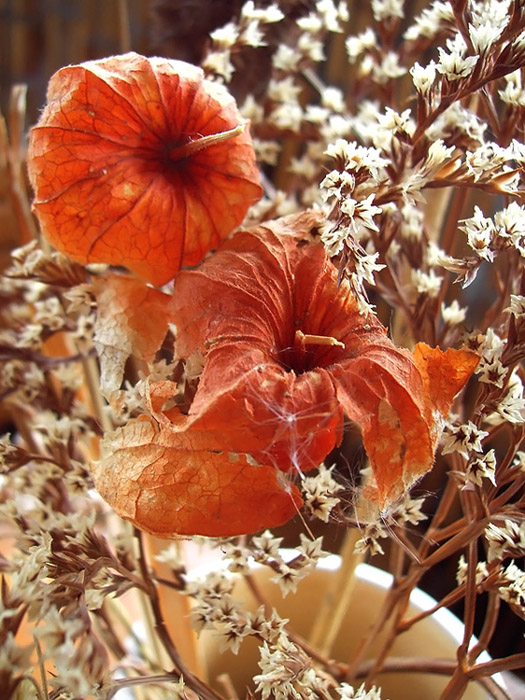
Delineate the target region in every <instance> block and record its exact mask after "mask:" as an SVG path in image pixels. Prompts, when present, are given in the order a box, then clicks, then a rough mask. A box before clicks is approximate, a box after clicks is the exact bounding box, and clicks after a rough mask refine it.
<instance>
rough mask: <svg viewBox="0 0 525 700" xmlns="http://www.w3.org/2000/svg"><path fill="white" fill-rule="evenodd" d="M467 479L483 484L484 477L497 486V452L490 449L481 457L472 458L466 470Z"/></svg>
mask: <svg viewBox="0 0 525 700" xmlns="http://www.w3.org/2000/svg"><path fill="white" fill-rule="evenodd" d="M465 477H466V479H467V481H470V482H472V483H473V484H477V486H481V485H482V483H483V479H488V480H489V481H491V482H492V483H493V484H494V486H496V452H495V450H489V451H488V452H487V453H486V454H484V455H482V456H481V457H474V458H473V459H470V460H469V462H468V464H467V470H466V472H465Z"/></svg>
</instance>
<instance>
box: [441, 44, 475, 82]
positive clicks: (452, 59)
mask: <svg viewBox="0 0 525 700" xmlns="http://www.w3.org/2000/svg"><path fill="white" fill-rule="evenodd" d="M446 46H447V49H448V53H447V52H446V51H445V49H443V48H442V47H441V46H439V47H438V53H439V61H438V63H437V66H436V68H437V70H438V71H439V72H440V73H442V74H443V75H444V76H445V77H446V78H447V79H448V80H451V81H454V80H459V79H460V78H466V77H467V76H468V75H470V74H471V73H472V71H473V70H474V66H475V65H476V63H477V62H478V58H479V57H478V56H465V52H466V49H467V45H466V44H465V40H464V39H463V37H462V36H461V34H459V32H458V33H457V34H456V35H455V37H454V38H453V39H447V43H446Z"/></svg>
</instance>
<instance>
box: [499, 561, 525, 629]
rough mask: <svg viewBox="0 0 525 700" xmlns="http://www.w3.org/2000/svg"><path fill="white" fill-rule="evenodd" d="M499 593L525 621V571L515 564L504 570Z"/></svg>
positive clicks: (512, 563)
mask: <svg viewBox="0 0 525 700" xmlns="http://www.w3.org/2000/svg"><path fill="white" fill-rule="evenodd" d="M498 593H499V594H500V596H501V598H502V599H503V600H504V601H506V602H507V603H508V604H509V605H510V606H511V607H512V609H513V610H514V611H515V612H516V613H517V614H518V615H520V617H522V618H524V619H525V571H523V570H522V569H520V568H519V567H518V566H517V565H516V564H515V563H514V562H511V563H510V564H509V565H508V566H507V567H506V568H505V569H504V570H503V572H502V574H501V585H500V586H499V588H498Z"/></svg>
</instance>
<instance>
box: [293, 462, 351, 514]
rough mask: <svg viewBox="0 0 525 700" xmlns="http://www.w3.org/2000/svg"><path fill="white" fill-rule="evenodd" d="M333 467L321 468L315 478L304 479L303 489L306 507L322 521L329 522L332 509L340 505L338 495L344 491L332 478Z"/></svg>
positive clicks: (322, 466)
mask: <svg viewBox="0 0 525 700" xmlns="http://www.w3.org/2000/svg"><path fill="white" fill-rule="evenodd" d="M332 471H333V467H332V468H331V469H327V468H326V467H325V466H324V465H321V466H320V467H319V471H318V473H317V474H316V475H315V476H308V477H306V478H305V479H303V481H302V483H301V487H302V490H303V494H304V501H305V504H306V507H307V508H309V510H310V511H311V512H312V513H313V514H314V515H315V516H316V517H317V518H319V519H320V520H322V521H323V522H325V523H326V522H328V520H329V518H330V513H331V512H332V509H333V508H334V507H335V506H336V505H337V504H338V503H339V498H338V497H337V496H336V494H337V493H339V492H340V491H342V490H343V487H342V486H341V484H338V483H337V481H335V479H334V478H333V476H332Z"/></svg>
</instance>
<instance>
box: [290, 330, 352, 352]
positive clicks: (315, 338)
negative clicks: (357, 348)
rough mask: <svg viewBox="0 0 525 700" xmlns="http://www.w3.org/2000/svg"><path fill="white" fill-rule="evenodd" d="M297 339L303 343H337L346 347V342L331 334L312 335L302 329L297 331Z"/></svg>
mask: <svg viewBox="0 0 525 700" xmlns="http://www.w3.org/2000/svg"><path fill="white" fill-rule="evenodd" d="M295 340H296V341H297V342H299V343H301V345H337V346H338V347H340V348H344V347H345V344H344V343H342V342H341V341H340V340H337V339H336V338H333V337H332V336H331V335H311V334H310V333H303V332H302V331H295Z"/></svg>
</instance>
